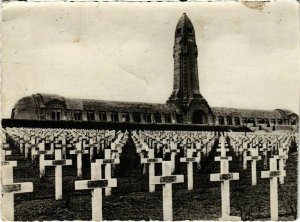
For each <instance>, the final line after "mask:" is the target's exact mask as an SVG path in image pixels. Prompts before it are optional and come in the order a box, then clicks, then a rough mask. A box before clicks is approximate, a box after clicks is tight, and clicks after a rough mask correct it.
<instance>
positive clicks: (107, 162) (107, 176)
mask: <svg viewBox="0 0 300 222" xmlns="http://www.w3.org/2000/svg"><path fill="white" fill-rule="evenodd" d="M104 158H105V159H104V160H103V164H105V179H107V180H109V179H111V165H112V164H119V163H120V159H112V158H111V150H110V149H105V150H104ZM105 195H106V196H111V188H109V187H107V188H105Z"/></svg>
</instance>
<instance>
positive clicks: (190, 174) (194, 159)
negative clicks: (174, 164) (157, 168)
mask: <svg viewBox="0 0 300 222" xmlns="http://www.w3.org/2000/svg"><path fill="white" fill-rule="evenodd" d="M193 152H194V149H187V157H182V158H180V162H185V163H187V179H188V190H193V184H194V178H193V176H194V175H193V162H198V159H199V158H198V157H193Z"/></svg>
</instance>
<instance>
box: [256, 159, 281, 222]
mask: <svg viewBox="0 0 300 222" xmlns="http://www.w3.org/2000/svg"><path fill="white" fill-rule="evenodd" d="M285 176H286V172H285V170H282V171H281V170H277V160H276V159H275V158H270V171H262V172H261V178H270V209H271V220H273V221H277V220H278V177H285Z"/></svg>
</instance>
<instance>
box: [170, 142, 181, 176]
mask: <svg viewBox="0 0 300 222" xmlns="http://www.w3.org/2000/svg"><path fill="white" fill-rule="evenodd" d="M170 146H171V149H170V151H171V163H172V173H174V171H175V156H176V154H177V153H180V150H179V149H177V143H176V142H173V141H170Z"/></svg>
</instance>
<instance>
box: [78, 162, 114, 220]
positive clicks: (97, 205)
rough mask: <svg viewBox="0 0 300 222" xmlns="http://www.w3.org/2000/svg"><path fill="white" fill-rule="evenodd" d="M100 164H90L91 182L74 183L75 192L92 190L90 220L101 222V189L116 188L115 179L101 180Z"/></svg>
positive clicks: (79, 181)
mask: <svg viewBox="0 0 300 222" xmlns="http://www.w3.org/2000/svg"><path fill="white" fill-rule="evenodd" d="M101 165H102V163H101V162H100V161H99V160H96V162H95V163H91V180H78V181H75V190H86V189H91V190H92V220H93V221H102V189H103V188H107V187H109V188H111V187H116V186H117V179H102V171H101Z"/></svg>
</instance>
